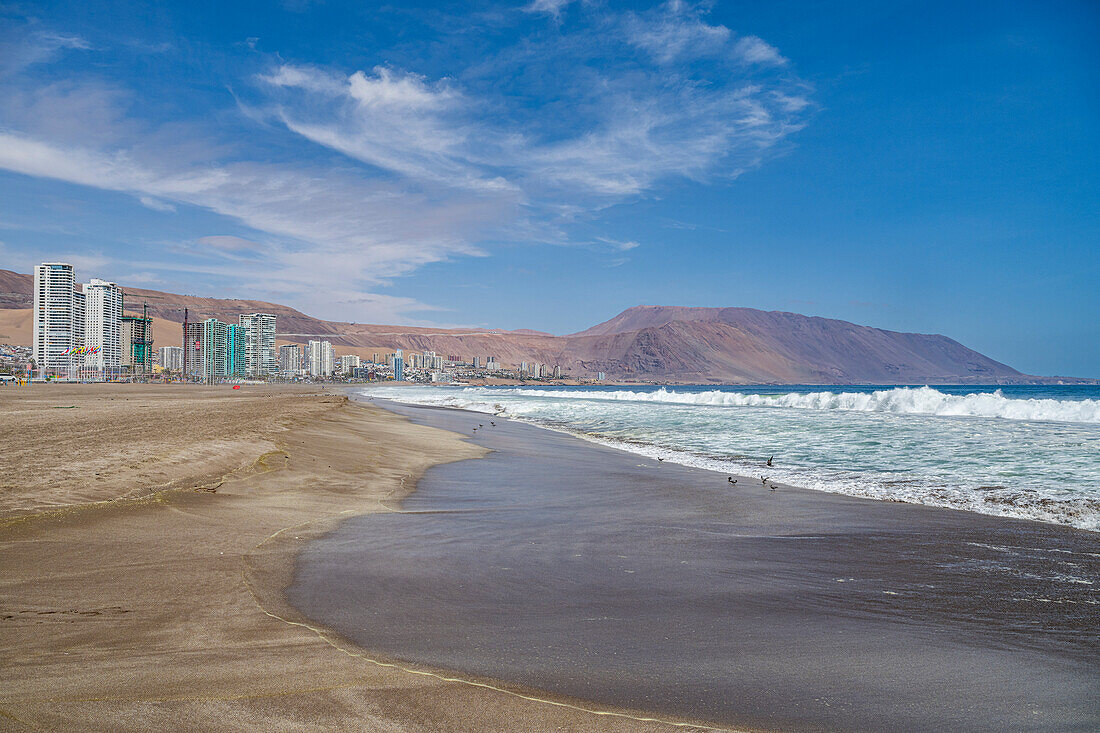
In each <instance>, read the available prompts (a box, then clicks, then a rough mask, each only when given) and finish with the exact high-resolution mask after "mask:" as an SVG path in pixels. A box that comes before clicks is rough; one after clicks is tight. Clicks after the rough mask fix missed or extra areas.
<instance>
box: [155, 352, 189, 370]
mask: <svg viewBox="0 0 1100 733" xmlns="http://www.w3.org/2000/svg"><path fill="white" fill-rule="evenodd" d="M157 361H158V362H159V363H160V366H161V368H162V369H164V370H165V371H168V372H178V371H182V370H183V348H182V347H180V346H161V347H160V349H159V351H158V352H157Z"/></svg>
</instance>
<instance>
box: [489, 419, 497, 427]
mask: <svg viewBox="0 0 1100 733" xmlns="http://www.w3.org/2000/svg"><path fill="white" fill-rule="evenodd" d="M489 424H490V425H492V426H493V427H494V428H495V427H496V426H497V424H496V423H495V422H493V421H492V420H490V421H489Z"/></svg>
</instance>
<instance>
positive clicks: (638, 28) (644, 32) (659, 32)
mask: <svg viewBox="0 0 1100 733" xmlns="http://www.w3.org/2000/svg"><path fill="white" fill-rule="evenodd" d="M626 32H627V37H628V39H629V40H630V42H631V43H632V44H634V45H635V46H638V47H639V48H642V49H645V50H646V51H647V52H649V53H650V54H652V55H653V57H654V58H656V59H657V60H658V61H660V62H661V63H666V64H667V63H670V62H672V61H675V60H676V59H678V58H680V57H682V56H692V57H699V56H707V55H711V54H714V53H717V52H718V51H720V50H721V49H722V48H723V47H724V46H725V45H726V42H727V41H729V38H730V35H731V33H730V29H729V28H727V27H726V26H724V25H708V24H707V23H705V22H703V20H702V19H701V18H700V14H699V13H698V12H697V11H696V10H695V9H694V8H691V7H690V6H688V5H686V4H684V3H681V2H670V3H667V4H666V5H665V6H663V7H662V8H661V9H660V10H658V11H653V12H650V13H647V14H645V15H641V16H639V15H633V14H632V15H628V16H627V17H626Z"/></svg>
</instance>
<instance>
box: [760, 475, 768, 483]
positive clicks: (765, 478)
mask: <svg viewBox="0 0 1100 733" xmlns="http://www.w3.org/2000/svg"><path fill="white" fill-rule="evenodd" d="M760 483H762V484H767V483H768V477H767V476H761V477H760Z"/></svg>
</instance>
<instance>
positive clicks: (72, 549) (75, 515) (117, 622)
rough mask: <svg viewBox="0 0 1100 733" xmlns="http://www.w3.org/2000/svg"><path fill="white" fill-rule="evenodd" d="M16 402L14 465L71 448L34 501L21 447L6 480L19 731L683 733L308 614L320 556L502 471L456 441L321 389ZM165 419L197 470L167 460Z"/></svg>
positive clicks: (69, 396) (6, 561)
mask: <svg viewBox="0 0 1100 733" xmlns="http://www.w3.org/2000/svg"><path fill="white" fill-rule="evenodd" d="M0 397H3V398H4V399H3V400H2V401H0V412H2V415H3V417H4V418H5V420H4V422H5V424H6V425H7V426H8V429H9V430H8V432H7V433H5V434H3V435H0V437H3V438H4V439H5V443H6V447H11V446H12V445H15V443H13V442H12V435H15V434H17V435H23V436H28V435H40V434H41V430H42V429H43V428H44V427H52V429H54V430H55V433H54V435H55V436H64V439H59V440H57V441H56V443H57V445H56V446H54V447H55V449H56V450H58V451H61V452H62V453H63V454H64V455H63V456H61V457H59V456H57V455H56V454H55V455H54V456H53V458H54V459H56V460H57V463H58V471H57V472H56V474H55V477H54V479H53V480H51V481H46V482H43V483H41V484H40V485H38V486H35V485H33V484H34V480H35V479H34V476H32V475H30V474H31V472H33V471H37V470H40V469H39V468H38V464H36V463H35V460H32V459H33V454H32V453H30V452H28V451H29V450H30V449H29V448H27V447H26V446H23V445H22V444H21V443H20V444H19V450H12V451H9V452H7V458H6V460H7V464H6V465H5V466H3V468H5V469H7V473H6V474H5V481H6V483H5V486H4V491H3V492H2V493H0V571H2V572H0V609H2V610H0V633H2V637H3V643H4V647H5V654H4V661H3V664H2V666H3V669H4V677H5V679H6V683H5V689H4V691H3V692H2V693H0V729H4V730H31V729H71V728H76V727H82V728H86V729H100V730H158V729H164V728H166V727H172V728H174V729H193V730H199V729H207V730H208V729H212V728H218V727H234V728H242V729H264V730H280V729H302V728H305V729H328V728H340V727H343V728H351V727H354V728H360V729H362V728H368V729H378V730H394V731H406V730H407V731H422V730H470V731H476V730H487V729H495V730H506V729H509V728H511V727H512V725H513V724H514V722H515V721H517V720H522V721H523V726H524V727H525V728H527V729H529V730H535V731H538V730H575V731H583V730H601V731H602V730H607V731H620V730H654V731H657V730H672V729H674V728H675V729H682V727H680V726H676V727H674V726H669V725H665V724H662V723H658V722H655V721H648V722H647V721H644V720H641V719H640V718H641V717H642V716H638V717H620V716H617V715H615V714H614V713H615V712H616V711H613V710H600V711H598V713H597V714H594V713H593V712H591V711H589V710H586V709H584V707H583V706H582V705H580V704H576V701H571V700H568V699H566V698H564V697H559V698H556V699H550V697H549V696H547V698H546V699H541V698H537V695H535V694H530V693H532V691H529V690H525V689H523V688H521V687H519V686H516V687H514V688H513V689H510V690H509V691H507V692H506V691H504V690H501V689H494V688H495V686H494V685H492V683H491V682H490V681H488V680H473V679H472V678H471V679H470V680H462V681H459V680H457V679H455V678H454V677H453V676H450V675H447V674H442V673H437V672H442V670H429V669H427V668H415V669H414V668H412V667H411V666H409V667H408V669H402V668H398V667H393V666H388V662H387V661H386V660H383V659H381V658H377V659H372V658H369V657H367V656H365V652H363V650H360V649H357V648H355V647H354V646H352V645H351V644H348V643H346V642H345V641H344V640H343V639H341V637H339V636H338V635H336V634H334V633H331V632H329V631H327V630H326V629H324V628H322V627H321V626H320V625H318V624H316V623H314V622H312V621H310V620H309V619H308V618H306V617H305V616H303V615H302V614H300V613H299V612H298V611H296V610H295V609H294V608H293V607H292V606H290V605H289V604H288V603H286V601H285V597H284V590H285V588H286V587H287V586H288V585H289V584H290V582H291V580H292V578H293V575H294V572H295V564H296V559H297V556H298V554H299V552H300V550H301V549H302V548H303V547H306V546H308V544H309V543H310V542H311V541H313V540H316V539H317V538H319V537H322V536H325V535H326V534H327V533H329V532H330V531H331V530H332V529H334V528H335V527H338V526H339V525H340V524H342V522H343V521H344V520H345V519H346V518H347V517H349V516H355V515H361V514H364V513H369V512H377V511H389V510H391V509H392V508H393V502H394V501H396V500H399V499H400V498H401V497H402V496H404V495H405V494H407V493H408V492H409V491H411V490H412V488H413V486H415V483H416V480H417V478H418V477H419V475H420V474H421V473H422V472H423V471H424V470H425V469H427V468H428V467H429V466H432V465H438V464H439V463H441V462H446V461H454V460H462V459H467V458H475V457H479V456H481V455H483V454H484V449H482V448H479V447H478V446H475V445H472V444H470V443H469V442H468V441H465V440H463V439H462V438H461V437H460V436H458V435H455V434H454V433H449V432H445V431H441V430H436V429H432V428H425V427H422V426H417V425H413V424H412V423H411V422H410V421H408V420H406V419H404V418H401V417H399V416H397V415H394V414H392V413H390V412H387V411H384V410H381V409H376V408H373V407H370V406H367V405H362V404H355V403H353V402H349V401H348V400H347V398H346V396H345V395H343V394H341V393H335V392H334V391H332V390H318V389H317V388H316V387H312V388H295V387H289V388H288V387H263V386H258V387H251V386H249V387H245V388H244V389H242V390H237V391H233V392H230V391H229V387H228V386H225V387H214V388H203V387H190V386H188V387H180V386H163V387H161V386H149V387H139V386H135V385H98V386H88V385H72V386H63V385H46V386H35V387H31V388H24V389H20V390H18V391H16V390H13V391H12V392H10V393H4V394H3V395H0ZM56 408H64V409H60V410H56V411H55V409H56ZM230 413H231V414H232V415H234V419H233V420H229V424H228V425H225V426H222V428H218V429H203V427H202V426H203V424H205V423H207V422H209V421H210V420H211V419H212V416H215V417H216V416H218V415H223V414H230ZM104 420H106V421H107V422H106V424H104ZM165 420H169V421H172V429H171V430H168V429H167V428H165V430H164V432H165V433H166V434H167V436H168V439H169V440H170V441H177V444H176V445H175V449H178V450H181V451H183V452H184V453H185V454H186V455H189V456H190V457H191V460H184V461H178V460H176V458H177V457H178V456H176V454H175V453H171V451H169V453H171V454H170V455H169V454H168V453H166V452H165V451H166V450H167V449H163V446H161V449H158V450H154V449H153V448H154V447H155V446H156V445H157V440H158V439H159V438H156V437H155V436H153V435H151V434H150V435H148V436H147V437H146V433H147V431H149V430H150V429H151V427H150V426H151V425H157V424H163V421H165ZM150 421H152V423H151V422H150ZM158 421H160V422H159V423H158ZM133 430H136V431H137V432H136V433H135V432H133ZM173 431H174V432H173ZM162 437H163V436H162ZM135 440H136V441H137V444H136V445H133V444H132V443H134V441H135ZM40 450H41V447H40ZM64 456H67V459H66V458H65V457H64ZM200 458H201V460H200ZM165 462H167V463H169V464H170V465H171V466H172V467H173V469H172V472H171V475H170V476H164V475H162V474H163V473H164V471H163V465H162V464H163V463H165ZM97 468H98V469H100V470H98V471H97V470H95V469H97ZM96 474H99V476H98V477H97V478H98V479H99V480H98V481H93V480H91V477H93V476H96ZM471 683H472V684H471ZM536 698H537V699H536Z"/></svg>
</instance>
